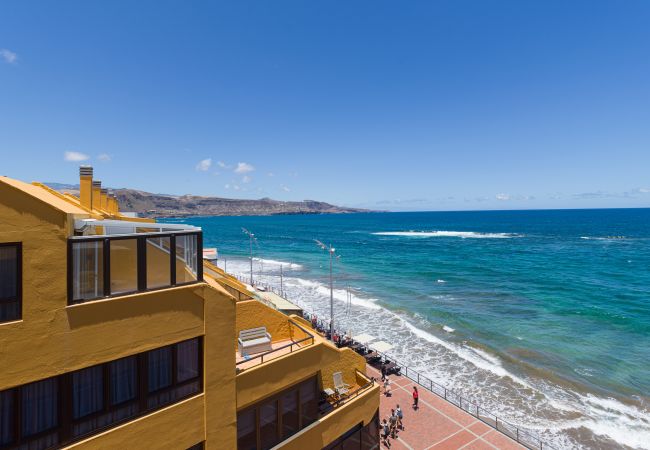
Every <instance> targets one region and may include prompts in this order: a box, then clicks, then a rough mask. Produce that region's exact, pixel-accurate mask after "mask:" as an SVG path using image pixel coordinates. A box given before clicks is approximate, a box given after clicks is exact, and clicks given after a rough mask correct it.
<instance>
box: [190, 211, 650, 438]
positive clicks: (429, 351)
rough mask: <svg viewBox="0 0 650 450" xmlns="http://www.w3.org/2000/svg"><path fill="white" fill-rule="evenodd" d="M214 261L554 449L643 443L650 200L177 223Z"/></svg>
mask: <svg viewBox="0 0 650 450" xmlns="http://www.w3.org/2000/svg"><path fill="white" fill-rule="evenodd" d="M177 221H182V222H187V223H191V224H194V225H198V226H201V227H202V228H203V230H204V240H205V243H204V246H205V247H217V248H218V251H219V257H220V260H219V266H220V267H224V265H227V270H228V271H229V272H234V273H238V274H247V273H248V270H249V269H248V267H249V266H248V260H247V259H246V257H247V256H248V238H247V236H246V235H245V234H243V233H242V231H241V227H246V228H247V229H249V230H251V231H252V232H254V233H255V235H256V237H257V244H256V245H255V246H254V256H255V265H254V277H255V279H256V280H260V281H264V282H266V283H269V284H273V285H276V286H279V284H280V277H279V268H280V264H283V273H284V277H283V285H284V286H283V287H284V289H285V290H286V292H287V296H288V297H289V298H290V299H291V300H292V301H294V302H296V303H298V304H300V305H301V306H303V307H304V308H305V309H307V310H310V311H314V312H316V314H318V315H319V316H320V317H322V318H324V319H328V318H329V290H328V288H327V283H328V281H327V280H328V267H329V266H328V259H327V258H328V256H327V253H326V252H324V251H322V250H320V249H319V248H318V247H317V245H316V244H315V242H314V239H319V240H321V241H323V242H325V243H327V244H330V243H331V244H332V245H333V246H334V247H335V248H336V254H337V255H339V256H340V258H339V259H338V260H337V261H336V263H335V265H334V276H335V286H336V289H337V291H336V302H335V322H336V323H337V325H338V326H341V327H342V328H344V329H345V330H350V331H351V332H352V334H353V335H354V334H359V333H362V332H367V333H370V334H372V335H373V336H376V337H377V338H380V339H382V340H385V341H388V342H390V343H392V344H394V345H395V346H394V348H393V349H392V350H391V352H392V354H393V355H394V357H396V358H398V359H399V360H402V361H404V362H405V363H408V364H409V365H412V366H413V367H414V368H416V369H419V370H421V371H422V372H423V373H426V374H427V375H428V376H429V377H430V378H432V379H433V380H434V381H437V382H439V383H441V384H444V385H446V386H448V387H450V388H452V389H454V390H457V391H459V392H461V393H463V394H464V395H465V396H467V397H468V398H471V399H473V400H475V401H476V402H478V403H480V404H481V405H483V406H484V407H486V408H488V409H492V410H493V411H495V412H497V413H498V414H499V415H500V416H502V417H503V418H506V419H508V420H511V421H512V422H514V423H516V424H518V425H521V426H523V427H525V428H527V429H530V430H533V431H534V432H535V433H537V434H539V435H540V436H541V437H542V438H544V439H546V440H547V441H548V442H549V443H552V444H555V446H556V447H557V448H619V447H620V448H650V209H619V210H557V211H484V212H421V213H415V212H414V213H372V214H371V213H369V214H350V215H313V216H309V215H302V216H272V217H200V218H199V217H197V218H189V219H179V220H177Z"/></svg>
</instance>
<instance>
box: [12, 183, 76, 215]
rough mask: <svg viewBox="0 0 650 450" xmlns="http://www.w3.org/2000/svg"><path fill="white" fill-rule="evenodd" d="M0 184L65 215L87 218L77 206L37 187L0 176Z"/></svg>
mask: <svg viewBox="0 0 650 450" xmlns="http://www.w3.org/2000/svg"><path fill="white" fill-rule="evenodd" d="M0 183H3V184H6V185H8V186H11V187H12V188H14V189H17V190H19V191H22V192H24V193H25V194H27V195H30V196H32V197H34V198H36V199H37V200H40V201H41V202H43V203H46V204H48V205H50V206H51V207H52V208H54V209H57V210H59V211H62V212H64V213H67V214H80V215H84V216H87V215H88V211H85V210H83V209H81V208H80V207H78V206H75V205H73V204H72V203H70V202H67V201H65V200H63V199H62V198H60V197H58V196H56V195H54V194H52V193H50V192H48V191H47V190H45V189H43V188H42V187H39V186H34V185H33V184H29V183H25V182H22V181H18V180H14V179H13V178H9V177H5V176H0Z"/></svg>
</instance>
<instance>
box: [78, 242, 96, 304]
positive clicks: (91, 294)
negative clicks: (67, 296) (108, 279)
mask: <svg viewBox="0 0 650 450" xmlns="http://www.w3.org/2000/svg"><path fill="white" fill-rule="evenodd" d="M103 295H104V247H103V242H101V241H92V242H74V243H73V244H72V298H73V299H74V300H85V299H92V298H97V297H102V296H103Z"/></svg>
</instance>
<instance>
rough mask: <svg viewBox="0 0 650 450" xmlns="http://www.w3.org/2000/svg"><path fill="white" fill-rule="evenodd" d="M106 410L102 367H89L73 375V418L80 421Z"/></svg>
mask: <svg viewBox="0 0 650 450" xmlns="http://www.w3.org/2000/svg"><path fill="white" fill-rule="evenodd" d="M102 409H104V374H103V370H102V366H95V367H89V368H87V369H83V370H78V371H76V372H73V374H72V417H73V419H80V418H82V417H84V416H87V415H88V414H92V413H96V412H98V411H101V410H102Z"/></svg>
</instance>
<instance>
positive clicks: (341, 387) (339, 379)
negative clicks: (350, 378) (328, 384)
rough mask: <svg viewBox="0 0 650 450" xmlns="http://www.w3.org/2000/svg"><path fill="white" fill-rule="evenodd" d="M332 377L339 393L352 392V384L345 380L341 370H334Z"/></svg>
mask: <svg viewBox="0 0 650 450" xmlns="http://www.w3.org/2000/svg"><path fill="white" fill-rule="evenodd" d="M332 378H333V379H334V389H336V392H338V393H339V395H346V394H347V393H348V392H350V388H351V387H352V386H350V385H349V384H347V383H345V382H344V381H343V374H342V373H341V372H334V373H333V374H332Z"/></svg>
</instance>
